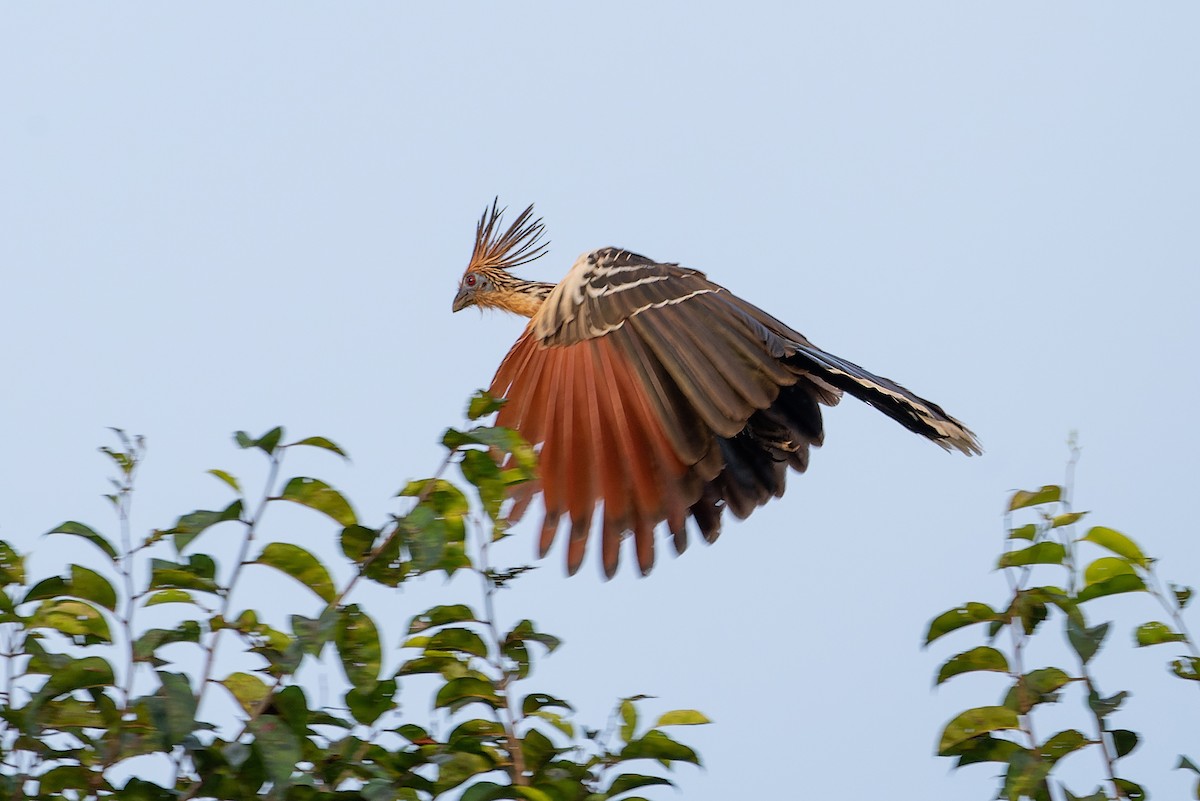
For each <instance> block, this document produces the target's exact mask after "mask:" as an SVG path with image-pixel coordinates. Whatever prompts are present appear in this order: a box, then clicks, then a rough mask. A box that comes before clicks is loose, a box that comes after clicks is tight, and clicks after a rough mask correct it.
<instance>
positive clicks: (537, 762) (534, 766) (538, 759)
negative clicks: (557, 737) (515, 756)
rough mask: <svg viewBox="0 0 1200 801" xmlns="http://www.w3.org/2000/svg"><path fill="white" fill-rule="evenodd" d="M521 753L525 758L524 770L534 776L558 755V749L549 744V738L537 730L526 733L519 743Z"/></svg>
mask: <svg viewBox="0 0 1200 801" xmlns="http://www.w3.org/2000/svg"><path fill="white" fill-rule="evenodd" d="M521 751H522V752H523V753H524V756H525V767H526V769H527V770H529V771H532V772H533V773H535V774H536V773H538V772H539V771H541V769H542V768H543V767H544V766H545V765H546V763H547V762H549V761H550V760H551V759H552V758H553V757H555V756H556V755H557V754H558V749H557V748H555V747H554V743H552V742H550V738H549V737H547V736H546V735H544V734H542V733H541V732H540V731H538V730H537V729H530V730H529V731H528V732H526V734H525V737H524V739H523V740H522V741H521Z"/></svg>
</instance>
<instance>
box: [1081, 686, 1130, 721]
mask: <svg viewBox="0 0 1200 801" xmlns="http://www.w3.org/2000/svg"><path fill="white" fill-rule="evenodd" d="M1128 697H1129V693H1127V692H1126V691H1124V690H1122V691H1121V692H1119V693H1117V694H1115V695H1110V696H1109V697H1108V698H1101V697H1100V695H1099V693H1097V692H1096V691H1095V690H1092V691H1091V692H1089V693H1088V699H1087V700H1088V706H1089V707H1091V710H1092V711H1093V712H1095V713H1096V717H1098V718H1106V717H1108V716H1109V715H1111V714H1112V713H1113V712H1116V711H1117V709H1119V708H1120V706H1121V704H1123V703H1125V699H1126V698H1128Z"/></svg>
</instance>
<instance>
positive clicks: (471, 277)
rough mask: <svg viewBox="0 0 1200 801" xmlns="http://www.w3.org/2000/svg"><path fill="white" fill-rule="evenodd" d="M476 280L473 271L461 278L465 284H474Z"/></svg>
mask: <svg viewBox="0 0 1200 801" xmlns="http://www.w3.org/2000/svg"><path fill="white" fill-rule="evenodd" d="M476 280H477V279H476V278H475V273H470V274H469V275H468V276H467V277H466V279H464V280H463V283H464V284H466V285H467V286H475V281H476Z"/></svg>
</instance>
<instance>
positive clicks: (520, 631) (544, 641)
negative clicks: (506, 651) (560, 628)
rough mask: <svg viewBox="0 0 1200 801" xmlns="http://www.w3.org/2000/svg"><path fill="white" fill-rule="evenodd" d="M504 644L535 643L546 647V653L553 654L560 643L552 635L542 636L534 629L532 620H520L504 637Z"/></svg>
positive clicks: (542, 634)
mask: <svg viewBox="0 0 1200 801" xmlns="http://www.w3.org/2000/svg"><path fill="white" fill-rule="evenodd" d="M504 640H505V642H526V641H531V642H536V643H538V644H540V645H543V646H545V647H546V652H547V653H553V652H554V650H555V649H556V648H558V646H559V645H561V644H562V641H561V640H559V639H558V638H557V637H555V636H554V635H552V634H544V633H542V632H540V631H538V630H537V629H536V628H534V625H533V621H532V620H522V621H521V622H520V623H518V624H517V625H516V626H514V627H513V629H512V631H510V632H508V634H505V635H504Z"/></svg>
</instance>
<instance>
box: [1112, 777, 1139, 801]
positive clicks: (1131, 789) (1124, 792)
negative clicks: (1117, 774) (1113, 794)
mask: <svg viewBox="0 0 1200 801" xmlns="http://www.w3.org/2000/svg"><path fill="white" fill-rule="evenodd" d="M1113 784H1115V785H1116V786H1117V789H1118V790H1119V791H1120V792H1121V796H1122V797H1123V798H1128V799H1129V801H1142V799H1144V798H1146V791H1145V790H1143V789H1142V786H1141V785H1140V784H1138V783H1137V782H1131V781H1129V779H1120V778H1118V779H1113Z"/></svg>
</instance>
